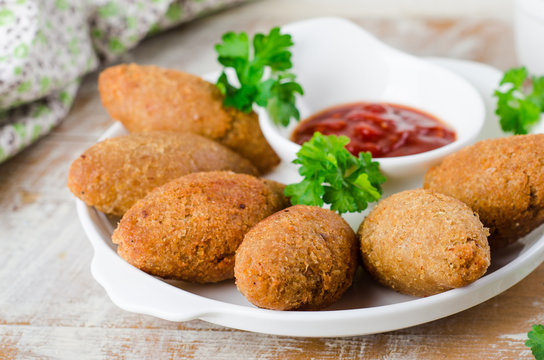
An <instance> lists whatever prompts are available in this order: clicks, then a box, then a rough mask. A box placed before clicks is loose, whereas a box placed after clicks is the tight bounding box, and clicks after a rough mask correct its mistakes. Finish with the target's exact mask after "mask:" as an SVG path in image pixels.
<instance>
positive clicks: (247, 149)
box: [98, 64, 280, 173]
mask: <svg viewBox="0 0 544 360" xmlns="http://www.w3.org/2000/svg"><path fill="white" fill-rule="evenodd" d="M98 90H99V92H100V96H101V98H102V103H103V105H104V107H105V108H106V110H107V111H108V113H109V114H110V116H111V117H112V118H113V119H115V120H118V121H120V122H121V123H123V125H124V126H125V127H126V128H127V129H128V130H129V131H131V132H141V131H149V130H167V131H176V132H192V133H195V134H199V135H202V136H205V137H207V138H209V139H212V140H215V141H217V142H219V143H221V144H223V145H225V146H227V147H229V148H230V149H232V150H234V151H236V152H237V153H239V154H240V155H242V156H243V157H245V158H247V159H249V160H250V161H251V162H252V163H253V164H254V165H255V166H256V167H257V168H258V169H259V171H260V172H261V173H266V172H268V171H269V170H271V169H272V168H273V167H274V166H276V165H277V164H279V162H280V159H279V157H278V156H277V155H276V153H275V152H274V151H273V150H272V148H271V147H270V145H269V144H268V143H267V142H266V139H265V138H264V135H263V134H262V132H261V128H260V127H259V122H258V117H257V114H256V113H255V112H253V111H252V112H250V113H243V112H241V111H239V110H236V109H234V108H225V107H223V95H222V94H221V93H220V92H219V90H218V89H217V88H216V86H215V85H213V84H212V83H209V82H208V81H205V80H203V79H201V78H200V77H198V76H195V75H191V74H187V73H184V72H181V71H176V70H170V69H163V68H159V67H156V66H140V65H136V64H130V65H117V66H112V67H109V68H107V69H106V70H104V71H103V72H102V73H101V74H100V77H99V79H98Z"/></svg>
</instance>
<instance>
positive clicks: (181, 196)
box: [112, 171, 288, 283]
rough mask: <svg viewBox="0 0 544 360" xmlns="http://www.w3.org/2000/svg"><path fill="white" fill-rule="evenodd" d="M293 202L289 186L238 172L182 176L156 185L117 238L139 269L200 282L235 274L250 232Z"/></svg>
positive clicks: (132, 211)
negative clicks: (286, 188) (287, 195)
mask: <svg viewBox="0 0 544 360" xmlns="http://www.w3.org/2000/svg"><path fill="white" fill-rule="evenodd" d="M286 206H288V201H287V199H286V198H285V197H284V196H283V186H281V185H279V184H278V183H275V182H272V181H270V180H266V181H265V180H261V179H259V178H256V177H253V176H250V175H245V174H235V173H232V172H220V171H215V172H205V173H194V174H189V175H185V176H182V177H180V178H178V179H175V180H173V181H171V182H169V183H167V184H165V185H163V186H161V187H158V188H156V189H155V190H153V191H152V192H151V193H149V194H148V195H147V196H146V197H145V198H143V199H142V200H139V201H138V202H137V203H136V204H135V205H134V206H133V207H132V208H130V209H129V211H127V212H126V214H125V215H124V216H123V218H122V219H121V221H120V223H119V225H118V227H117V229H116V230H115V231H114V232H113V235H112V240H113V242H114V243H115V244H118V245H119V247H118V248H117V252H118V253H119V255H120V256H121V257H122V258H123V259H125V260H126V261H128V262H129V263H130V264H132V265H134V266H136V267H138V268H139V269H141V270H143V271H145V272H147V273H150V274H153V275H158V276H161V277H164V278H172V279H179V280H186V281H193V282H200V283H208V282H216V281H221V280H224V279H229V278H232V277H233V270H234V253H235V251H236V249H237V248H238V246H239V245H240V243H241V242H242V239H243V237H244V235H245V233H246V232H247V231H248V230H249V229H250V228H251V227H252V226H253V225H255V224H256V223H257V222H259V221H260V220H262V219H263V218H265V217H266V216H268V215H270V214H272V213H274V212H276V211H279V210H280V209H283V208H284V207H286Z"/></svg>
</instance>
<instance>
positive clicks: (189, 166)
mask: <svg viewBox="0 0 544 360" xmlns="http://www.w3.org/2000/svg"><path fill="white" fill-rule="evenodd" d="M212 170H232V171H234V172H239V173H247V174H252V175H257V173H258V172H257V169H256V168H255V167H254V166H253V165H252V164H251V163H250V162H249V161H248V160H246V159H244V158H242V157H241V156H240V155H238V154H237V153H235V152H234V151H231V150H230V149H228V148H226V147H224V146H222V145H221V144H218V143H216V142H214V141H212V140H209V139H207V138H205V137H202V136H199V135H195V134H191V133H173V132H158V131H157V132H149V133H133V134H129V135H125V136H120V137H116V138H111V139H107V140H104V141H102V142H100V143H97V144H95V145H93V146H92V147H91V148H89V149H88V150H87V151H85V152H84V153H83V154H82V155H81V156H80V157H79V158H77V159H76V160H75V161H74V162H73V163H72V166H71V167H70V171H69V173H68V188H69V189H70V190H71V191H72V193H74V195H76V196H77V197H78V198H80V199H81V200H83V201H84V202H85V203H86V204H87V205H91V206H94V207H96V208H97V209H98V210H100V211H102V212H104V213H107V214H112V215H117V216H122V215H123V214H124V213H125V212H126V211H127V210H128V209H129V208H130V207H131V206H132V205H133V204H134V203H135V202H136V201H137V200H139V199H141V198H143V197H144V196H145V195H146V194H147V193H149V192H150V191H151V190H153V189H154V188H155V187H157V186H160V185H163V184H165V183H167V182H168V181H170V180H173V179H175V178H178V177H180V176H182V175H186V174H190V173H193V172H201V171H212Z"/></svg>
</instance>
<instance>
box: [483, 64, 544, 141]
mask: <svg viewBox="0 0 544 360" xmlns="http://www.w3.org/2000/svg"><path fill="white" fill-rule="evenodd" d="M527 79H529V72H528V71H527V69H526V68H525V67H520V68H513V69H510V70H508V71H507V72H506V73H504V76H503V78H502V80H501V82H500V83H499V88H498V89H497V90H495V92H494V95H495V96H496V97H497V109H496V110H495V113H496V114H497V115H498V116H499V120H500V124H501V128H502V130H503V131H504V132H511V133H514V134H527V133H528V132H529V130H530V129H531V127H532V126H533V125H534V124H536V123H537V122H538V121H539V120H540V113H541V112H542V111H544V76H540V77H538V76H531V77H530V81H527Z"/></svg>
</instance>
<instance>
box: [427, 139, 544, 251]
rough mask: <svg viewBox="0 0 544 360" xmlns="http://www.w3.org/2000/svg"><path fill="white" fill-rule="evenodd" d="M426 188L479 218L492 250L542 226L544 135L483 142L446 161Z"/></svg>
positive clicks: (431, 174) (434, 171)
mask: <svg viewBox="0 0 544 360" xmlns="http://www.w3.org/2000/svg"><path fill="white" fill-rule="evenodd" d="M423 186H424V188H426V189H431V190H434V191H436V192H440V193H443V194H446V195H449V196H453V197H454V198H457V199H459V200H461V201H462V202H464V203H466V204H467V205H468V206H470V207H471V208H472V209H473V210H474V211H476V212H477V213H478V215H479V216H480V219H481V221H482V223H483V224H484V225H485V226H487V227H488V228H489V230H490V233H491V235H490V237H489V244H490V246H491V249H495V248H500V247H503V246H506V245H508V244H510V243H512V242H514V241H516V240H517V239H519V238H520V237H522V236H524V235H526V234H528V233H529V232H530V231H531V230H533V229H534V228H536V227H537V226H538V225H540V224H542V222H544V134H538V135H519V136H510V137H506V138H499V139H490V140H484V141H480V142H478V143H476V144H474V145H472V146H469V147H466V148H464V149H461V150H460V151H458V152H457V153H454V154H452V155H450V156H448V157H446V158H445V159H444V160H443V161H442V163H441V164H439V165H438V166H436V167H434V168H432V169H431V170H429V171H428V172H427V174H426V175H425V180H424V185H423Z"/></svg>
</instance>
